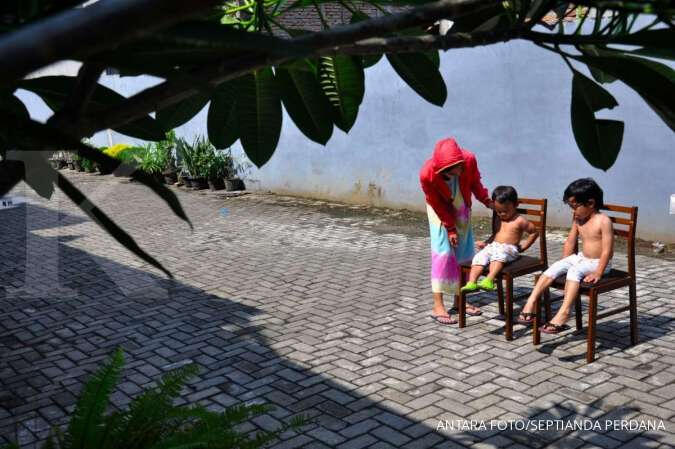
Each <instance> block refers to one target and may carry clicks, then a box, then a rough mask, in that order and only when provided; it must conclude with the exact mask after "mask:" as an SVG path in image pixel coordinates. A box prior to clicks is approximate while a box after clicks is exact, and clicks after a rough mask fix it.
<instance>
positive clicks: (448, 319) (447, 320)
mask: <svg viewBox="0 0 675 449" xmlns="http://www.w3.org/2000/svg"><path fill="white" fill-rule="evenodd" d="M429 316H430V317H431V318H433V319H434V321H436V322H437V323H438V324H442V325H444V326H450V325H452V324H457V320H456V319H454V318H453V317H452V316H450V315H448V316H438V315H429Z"/></svg>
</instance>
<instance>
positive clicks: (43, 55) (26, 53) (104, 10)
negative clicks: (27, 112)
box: [0, 0, 221, 85]
mask: <svg viewBox="0 0 675 449" xmlns="http://www.w3.org/2000/svg"><path fill="white" fill-rule="evenodd" d="M219 3H221V1H219V0H191V1H185V0H117V1H114V2H111V1H103V2H96V3H94V4H92V5H90V6H86V7H82V8H74V9H71V10H69V11H66V12H63V13H60V14H57V15H55V16H52V17H49V18H46V19H44V20H41V21H39V22H36V23H34V24H31V25H26V26H24V27H22V28H20V29H19V30H17V31H14V32H11V33H9V34H7V35H6V36H5V37H3V38H2V39H0V61H4V62H5V64H3V68H2V71H0V85H2V84H7V83H13V82H15V81H16V80H19V79H21V78H23V77H24V76H26V75H27V74H29V73H30V72H33V71H35V70H37V69H39V68H41V67H45V66H47V65H49V64H51V63H53V62H56V61H60V60H63V59H84V57H86V56H87V55H91V54H94V53H98V52H100V51H102V50H105V49H107V48H110V47H114V46H116V45H118V44H119V43H121V42H126V41H129V40H132V39H136V38H138V37H141V36H143V35H146V34H148V33H150V32H152V31H154V30H157V29H161V28H165V27H167V26H168V25H171V24H174V23H176V22H180V21H183V20H185V19H186V17H190V16H192V15H194V14H195V13H198V12H200V11H202V10H204V9H206V8H208V7H210V6H214V5H216V4H219Z"/></svg>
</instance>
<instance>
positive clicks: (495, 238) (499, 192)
mask: <svg viewBox="0 0 675 449" xmlns="http://www.w3.org/2000/svg"><path fill="white" fill-rule="evenodd" d="M492 200H493V201H494V211H495V213H496V214H497V217H498V218H499V220H498V223H499V224H498V226H497V229H496V231H495V233H494V234H493V235H492V236H490V238H489V239H488V240H487V241H486V242H480V241H479V242H476V246H477V247H478V248H481V250H480V251H479V252H478V254H476V255H475V256H474V258H473V260H472V261H471V273H470V274H469V282H467V284H466V285H465V286H464V287H462V291H463V292H472V291H475V290H477V289H479V288H481V289H483V290H494V289H495V288H496V287H495V283H494V280H495V278H496V277H497V275H498V274H499V272H500V271H501V270H502V268H504V265H505V264H506V263H508V262H512V261H514V260H516V259H517V258H518V257H519V256H520V253H521V252H523V251H525V250H526V249H527V248H529V247H530V246H532V244H533V243H534V241H535V240H536V239H537V237H538V236H539V232H538V231H537V228H536V227H535V226H534V225H533V224H532V223H531V222H529V221H528V220H527V219H526V218H524V217H522V216H520V215H519V214H518V210H517V207H518V193H517V192H516V189H514V188H513V187H511V186H499V187H497V188H495V190H494V191H493V192H492ZM525 232H527V233H528V234H529V236H528V238H527V240H526V241H525V243H524V244H523V245H522V246H521V244H520V239H521V238H522V237H523V234H524V233H525ZM486 265H490V270H489V272H488V275H487V277H485V279H483V280H482V281H480V282H478V283H476V280H478V277H479V276H480V275H481V273H482V272H483V268H484V267H485V266H486Z"/></svg>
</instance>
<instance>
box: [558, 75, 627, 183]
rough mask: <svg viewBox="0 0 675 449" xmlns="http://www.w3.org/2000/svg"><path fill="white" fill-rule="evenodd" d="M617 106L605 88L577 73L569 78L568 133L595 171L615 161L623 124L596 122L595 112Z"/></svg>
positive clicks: (605, 121)
mask: <svg viewBox="0 0 675 449" xmlns="http://www.w3.org/2000/svg"><path fill="white" fill-rule="evenodd" d="M617 104H618V103H617V102H616V100H615V99H614V97H612V95H611V94H610V93H609V92H607V91H606V90H605V89H603V88H602V87H600V86H599V85H597V84H595V83H594V82H593V81H592V80H590V79H589V78H587V77H585V76H584V75H582V74H581V73H579V72H577V71H576V70H575V71H574V77H573V79H572V105H571V109H570V111H571V116H572V131H573V133H574V139H575V140H576V142H577V145H578V146H579V149H580V150H581V154H582V155H583V156H584V158H585V159H586V160H587V161H588V162H589V163H590V164H591V165H592V166H593V167H596V168H599V169H601V170H607V169H609V168H610V167H611V166H612V165H613V164H614V162H615V161H616V158H617V156H618V155H619V151H620V150H621V142H622V140H623V129H624V124H623V122H620V121H617V120H604V119H600V120H598V119H596V118H595V112H596V111H599V110H600V109H604V108H613V107H614V106H616V105H617Z"/></svg>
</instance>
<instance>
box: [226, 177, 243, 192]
mask: <svg viewBox="0 0 675 449" xmlns="http://www.w3.org/2000/svg"><path fill="white" fill-rule="evenodd" d="M225 190H227V191H228V192H231V191H233V190H246V186H245V185H244V181H242V180H241V179H239V178H232V179H225Z"/></svg>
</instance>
